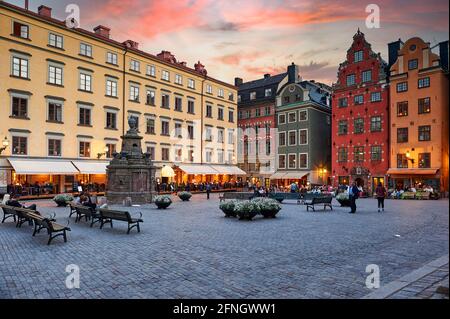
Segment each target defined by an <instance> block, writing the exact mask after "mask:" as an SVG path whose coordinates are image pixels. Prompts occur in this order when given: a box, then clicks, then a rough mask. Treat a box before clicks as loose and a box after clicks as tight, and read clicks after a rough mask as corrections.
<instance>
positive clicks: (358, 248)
mask: <svg viewBox="0 0 450 319" xmlns="http://www.w3.org/2000/svg"><path fill="white" fill-rule="evenodd" d="M35 203H36V204H37V205H38V207H39V208H38V210H40V211H41V213H43V214H49V213H53V212H54V213H56V215H57V217H56V218H57V221H58V222H59V223H61V224H63V225H65V224H66V223H67V220H68V215H69V208H56V207H55V205H54V203H53V202H50V201H37V202H35ZM386 204H387V209H386V212H385V213H382V214H380V213H378V212H377V209H376V201H375V200H372V199H361V200H359V201H358V206H359V208H358V213H357V214H356V215H350V214H348V213H347V212H348V209H347V208H341V207H339V205H338V204H337V202H334V210H333V211H332V212H330V211H327V212H322V211H317V212H306V208H305V207H303V206H298V205H296V204H295V203H294V202H287V203H285V204H283V210H282V211H281V212H280V214H279V218H277V219H274V220H264V219H260V218H257V219H255V220H254V221H252V222H244V221H238V220H236V219H226V218H224V217H223V216H224V215H223V214H222V212H221V211H220V210H219V208H218V206H219V200H218V197H217V195H213V196H212V199H211V200H210V201H207V200H206V199H205V196H203V195H195V196H194V197H193V199H192V200H191V202H188V203H183V202H181V201H179V200H178V199H175V200H174V203H173V205H172V206H171V207H170V208H169V209H168V210H166V211H159V210H157V209H156V208H154V207H153V206H149V207H140V208H132V209H130V211H132V212H133V213H137V212H138V211H141V212H142V214H143V219H144V224H142V227H141V233H140V234H138V233H136V232H133V233H132V234H131V235H127V234H126V229H127V228H126V224H125V223H118V222H116V223H115V224H114V228H113V229H110V228H109V226H106V228H104V229H103V230H100V229H99V227H98V225H97V226H94V227H93V228H90V227H89V224H88V223H85V222H80V223H77V224H76V223H75V222H74V218H72V219H71V220H70V227H71V228H72V231H71V232H70V233H69V236H68V243H66V244H64V243H63V241H62V239H61V238H59V239H56V240H55V241H54V242H53V243H52V245H51V246H47V245H46V243H47V236H46V234H44V233H42V234H40V235H37V236H36V237H34V238H33V237H32V236H31V235H32V229H31V227H29V226H28V225H24V226H23V227H22V228H21V229H17V228H15V225H14V223H12V222H11V220H9V221H7V222H6V223H5V224H1V225H0V246H1V249H0V298H83V299H84V298H86V299H87V298H362V297H364V296H365V295H367V294H369V293H371V292H372V290H370V289H368V288H366V285H365V281H366V277H367V275H368V274H367V273H366V266H367V265H369V264H376V265H378V266H379V267H380V276H381V277H380V278H381V285H382V286H383V285H386V284H388V283H390V282H392V281H394V280H396V279H398V278H400V277H402V276H404V275H407V274H408V273H410V272H412V271H414V270H415V269H418V268H420V267H421V266H423V265H424V264H426V263H428V262H430V261H432V260H434V259H436V258H439V257H441V256H443V255H445V254H448V250H449V228H448V227H449V210H448V204H449V203H448V200H440V201H392V200H389V201H387V202H386ZM70 264H75V265H78V266H79V267H80V289H73V290H70V289H67V288H66V285H65V280H66V276H67V275H68V273H66V272H65V270H66V266H67V265H70ZM444 271H445V269H444ZM446 271H447V273H448V264H447V269H446ZM400 296H401V294H400ZM405 296H408V294H405Z"/></svg>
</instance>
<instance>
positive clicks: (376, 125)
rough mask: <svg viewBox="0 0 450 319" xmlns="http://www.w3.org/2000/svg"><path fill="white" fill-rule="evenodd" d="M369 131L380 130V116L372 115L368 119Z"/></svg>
mask: <svg viewBox="0 0 450 319" xmlns="http://www.w3.org/2000/svg"><path fill="white" fill-rule="evenodd" d="M370 131H371V132H381V116H374V117H372V118H371V119H370Z"/></svg>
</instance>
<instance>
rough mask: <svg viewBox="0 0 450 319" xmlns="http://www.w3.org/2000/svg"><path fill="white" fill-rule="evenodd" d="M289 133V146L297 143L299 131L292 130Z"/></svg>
mask: <svg viewBox="0 0 450 319" xmlns="http://www.w3.org/2000/svg"><path fill="white" fill-rule="evenodd" d="M288 134H289V146H291V145H297V131H291V132H289V133H288Z"/></svg>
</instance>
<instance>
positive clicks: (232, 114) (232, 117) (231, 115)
mask: <svg viewBox="0 0 450 319" xmlns="http://www.w3.org/2000/svg"><path fill="white" fill-rule="evenodd" d="M228 122H230V123H234V111H233V110H229V111H228Z"/></svg>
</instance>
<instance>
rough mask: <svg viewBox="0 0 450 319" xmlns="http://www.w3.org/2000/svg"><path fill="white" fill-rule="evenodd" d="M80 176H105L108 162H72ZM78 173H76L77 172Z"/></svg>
mask: <svg viewBox="0 0 450 319" xmlns="http://www.w3.org/2000/svg"><path fill="white" fill-rule="evenodd" d="M72 163H73V165H75V167H76V168H78V170H79V171H80V174H89V175H105V174H106V167H107V166H108V165H109V163H108V162H90V161H72ZM77 173H78V172H77Z"/></svg>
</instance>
